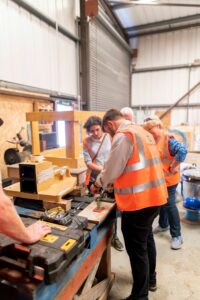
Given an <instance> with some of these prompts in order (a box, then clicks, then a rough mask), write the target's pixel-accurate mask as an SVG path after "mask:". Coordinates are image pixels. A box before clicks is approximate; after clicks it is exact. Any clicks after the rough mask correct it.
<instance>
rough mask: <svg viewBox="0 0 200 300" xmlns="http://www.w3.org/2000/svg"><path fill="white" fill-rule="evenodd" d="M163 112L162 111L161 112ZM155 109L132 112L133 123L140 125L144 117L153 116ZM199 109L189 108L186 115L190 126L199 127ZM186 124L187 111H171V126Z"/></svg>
mask: <svg viewBox="0 0 200 300" xmlns="http://www.w3.org/2000/svg"><path fill="white" fill-rule="evenodd" d="M163 111H164V110H163ZM155 112H156V110H155V109H146V110H145V111H144V110H137V111H134V115H135V122H136V123H137V124H142V123H143V120H144V118H145V117H147V116H149V115H152V114H155ZM199 115H200V109H199V108H190V109H189V114H188V124H190V125H199V124H200V120H199ZM185 123H187V110H186V109H185V108H174V109H173V110H172V111H171V126H172V127H175V126H178V125H180V124H185Z"/></svg>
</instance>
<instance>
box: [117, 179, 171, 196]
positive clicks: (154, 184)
mask: <svg viewBox="0 0 200 300" xmlns="http://www.w3.org/2000/svg"><path fill="white" fill-rule="evenodd" d="M163 183H165V178H161V179H158V180H154V181H149V182H146V183H144V184H140V185H136V186H133V187H129V188H121V189H118V188H115V189H114V190H115V193H117V194H119V195H129V194H134V193H140V192H144V191H145V190H147V189H150V188H154V187H157V186H159V185H161V184H163Z"/></svg>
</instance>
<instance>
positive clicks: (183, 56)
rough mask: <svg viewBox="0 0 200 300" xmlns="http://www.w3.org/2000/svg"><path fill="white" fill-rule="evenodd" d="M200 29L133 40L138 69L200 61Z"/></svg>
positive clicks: (189, 29) (131, 41)
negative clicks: (136, 50)
mask: <svg viewBox="0 0 200 300" xmlns="http://www.w3.org/2000/svg"><path fill="white" fill-rule="evenodd" d="M199 41H200V27H196V28H188V29H185V30H180V31H174V32H168V33H164V34H157V35H156V34H154V35H150V36H143V37H139V38H137V39H131V40H130V43H131V45H132V46H134V47H137V49H138V57H137V64H136V68H147V67H155V66H168V65H172V64H186V63H193V61H194V60H195V59H200V42H199Z"/></svg>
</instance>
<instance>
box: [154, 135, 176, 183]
mask: <svg viewBox="0 0 200 300" xmlns="http://www.w3.org/2000/svg"><path fill="white" fill-rule="evenodd" d="M170 137H174V136H173V135H171V134H169V133H167V132H165V131H163V133H162V135H161V137H160V139H159V141H158V143H157V146H158V151H159V153H160V158H161V161H162V163H163V171H164V174H165V180H166V184H167V186H172V185H175V184H177V183H179V182H180V170H178V171H177V172H176V173H175V174H172V173H171V172H170V165H171V164H172V161H173V160H174V157H173V156H171V154H170V152H169V147H168V144H169V139H170Z"/></svg>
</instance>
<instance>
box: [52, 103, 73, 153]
mask: <svg viewBox="0 0 200 300" xmlns="http://www.w3.org/2000/svg"><path fill="white" fill-rule="evenodd" d="M71 110H73V106H72V103H71V102H70V101H69V102H59V103H56V111H71ZM56 123H57V143H58V146H59V147H65V145H66V133H65V121H58V122H56Z"/></svg>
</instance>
